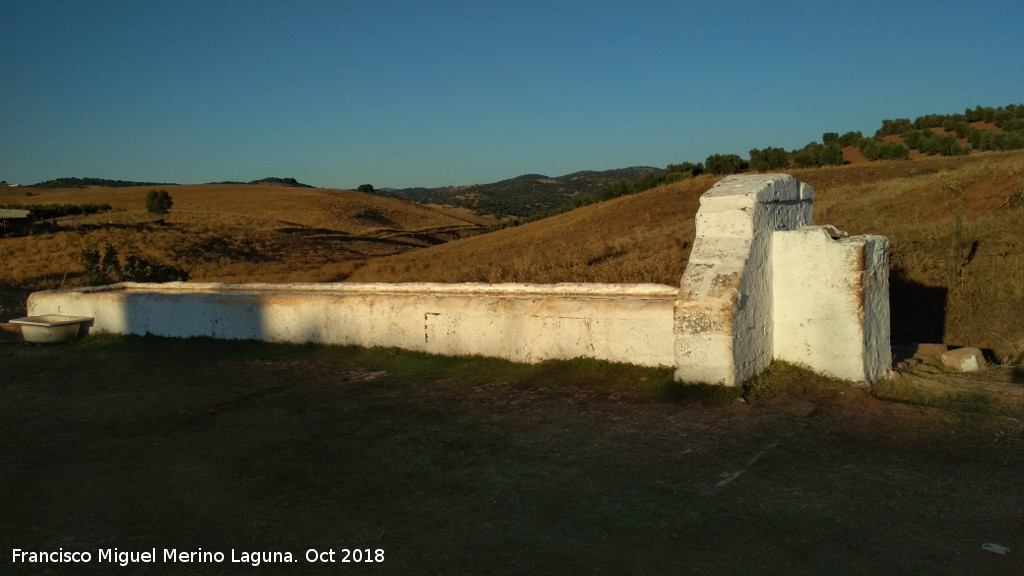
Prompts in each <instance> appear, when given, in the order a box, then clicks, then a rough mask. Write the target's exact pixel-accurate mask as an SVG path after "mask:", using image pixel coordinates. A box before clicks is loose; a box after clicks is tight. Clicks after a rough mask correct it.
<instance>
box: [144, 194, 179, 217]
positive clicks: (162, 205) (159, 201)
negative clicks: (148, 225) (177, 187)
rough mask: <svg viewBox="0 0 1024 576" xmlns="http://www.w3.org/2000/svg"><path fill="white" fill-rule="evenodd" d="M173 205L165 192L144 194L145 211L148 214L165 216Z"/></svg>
mask: <svg viewBox="0 0 1024 576" xmlns="http://www.w3.org/2000/svg"><path fill="white" fill-rule="evenodd" d="M173 205H174V200H171V195H170V194H168V193H167V190H150V191H149V193H148V194H146V211H147V212H149V213H150V214H167V212H169V211H170V210H171V206H173Z"/></svg>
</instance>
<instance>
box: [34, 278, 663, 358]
mask: <svg viewBox="0 0 1024 576" xmlns="http://www.w3.org/2000/svg"><path fill="white" fill-rule="evenodd" d="M676 291H677V289H676V288H673V287H671V286H662V285H652V284H553V285H531V284H496V285H490V284H429V283H413V284H348V283H337V284H235V285H230V284H198V283H171V284H137V283H126V284H116V285H113V286H103V287H97V288H86V289H81V290H71V291H59V292H58V291H53V292H37V293H35V294H32V295H31V296H30V297H29V301H28V307H29V314H32V315H37V314H43V313H52V314H65V315H69V316H92V317H94V318H95V323H94V324H93V330H94V331H96V332H110V333H116V334H140V335H141V334H153V335H156V336H171V337H179V338H184V337H190V336H211V337H214V338H226V339H241V340H263V341H267V342H295V343H303V342H315V343H323V344H342V345H346V344H351V345H360V346H394V347H399V348H404V349H408V350H417V351H422V352H429V353H433V354H443V355H452V356H460V355H482V356H493V357H498V358H507V359H509V360H514V361H517V362H540V361H543V360H551V359H567V358H579V357H590V358H598V359H602V360H609V361H613V362H627V363H634V364H640V365H646V366H671V365H672V364H673V362H674V356H673V348H672V341H673V337H672V305H673V301H674V299H675V295H676Z"/></svg>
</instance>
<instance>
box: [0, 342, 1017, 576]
mask: <svg viewBox="0 0 1024 576" xmlns="http://www.w3.org/2000/svg"><path fill="white" fill-rule="evenodd" d="M0 366H2V374H0V422H3V425H2V429H3V434H2V436H0V494H2V495H3V497H2V499H0V518H2V521H0V527H2V529H0V547H2V549H3V551H4V554H3V561H2V562H3V567H2V568H0V572H3V573H5V574H40V573H54V574H58V573H59V574H108V573H117V574H134V573H140V574H142V573H146V574H152V573H161V574H221V573H231V574H234V573H240V574H243V573H244V574H253V573H274V574H279V573H287V574H292V573H295V574H319V573H324V574H327V573H338V572H342V573H365V574H524V573H527V574H567V573H580V574H667V573H673V574H679V573H683V574H685V573H695V574H825V573H831V574H883V573H887V574H969V573H970V574H1007V575H1009V574H1022V573H1024V491H1022V490H1021V489H1020V486H1021V478H1022V473H1024V450H1022V448H1024V425H1022V414H1024V412H1022V411H1021V406H1022V405H1021V404H1020V403H1018V400H1019V399H1020V396H1021V390H1022V389H1024V374H1022V373H1021V372H1020V371H1019V370H1013V369H1005V368H997V369H991V370H988V371H986V372H985V373H983V374H982V375H980V376H973V377H969V378H964V377H955V378H954V377H952V376H948V377H944V380H946V381H949V382H954V383H955V385H956V386H962V387H963V389H962V390H961V389H953V388H949V389H945V390H946V392H950V393H949V394H945V393H943V394H939V395H931V396H928V395H923V396H922V395H917V396H914V395H913V394H908V395H907V398H904V399H903V401H901V402H894V401H887V400H883V399H880V398H879V397H878V394H877V393H876V392H877V391H874V390H872V389H869V388H866V387H863V386H857V385H853V384H850V383H843V382H835V381H831V380H827V379H822V378H820V377H817V376H814V375H811V374H809V373H806V372H803V371H801V370H798V369H796V368H793V367H789V366H785V365H780V366H776V367H773V369H772V371H771V372H770V373H769V374H767V375H766V376H764V377H763V378H761V379H759V380H758V381H757V382H754V383H752V385H751V386H749V387H748V389H747V390H746V394H745V397H743V398H740V397H738V396H737V395H728V394H717V393H715V392H713V391H708V390H704V389H695V388H681V387H679V386H676V385H674V384H672V383H671V374H670V371H667V370H650V369H640V368H636V367H629V366H616V365H607V364H603V363H597V362H561V363H550V364H543V365H539V366H522V365H515V364H510V363H505V362H499V361H493V360H483V359H442V358H436V357H429V356H424V355H417V354H410V353H405V352H399V351H395V350H357V349H347V348H327V347H315V346H271V345H265V344H255V343H231V342H217V341H208V340H192V341H177V340H165V339H158V338H89V339H87V340H85V341H83V342H79V343H76V344H72V345H69V346H59V347H33V346H27V345H22V344H18V345H14V344H5V345H0ZM908 378H917V377H908ZM929 382H930V380H929V379H927V378H922V379H921V381H920V382H917V384H916V386H920V387H924V388H925V389H927V388H928V387H929V386H931V385H930V384H929ZM904 383H907V384H909V383H910V380H905V381H904ZM909 389H917V388H913V387H909V388H908V387H899V388H893V389H891V390H890V392H892V391H893V390H895V391H901V390H902V391H906V390H909ZM963 391H967V392H969V394H967V395H964V394H960V392H963ZM937 398H938V400H936V399H937ZM982 398H984V399H987V400H980V399H982ZM915 399H916V400H915ZM922 399H923V400H922ZM928 399H931V400H928ZM943 399H945V400H943ZM929 404H931V405H929ZM993 544H996V545H999V546H1003V547H1006V548H1008V549H1009V551H1008V553H1006V554H1000V553H996V552H992V551H989V550H986V549H985V548H984V547H985V546H988V547H990V548H991V547H992V546H991V545H993ZM16 548H17V549H21V550H29V551H33V550H34V551H49V550H53V551H56V550H59V549H63V550H64V551H90V552H91V553H92V557H93V560H92V562H90V563H78V564H62V565H59V566H54V565H48V566H44V565H40V564H27V563H13V562H12V556H11V554H12V550H13V549H16ZM110 548H118V549H119V550H121V551H143V550H151V549H156V551H157V556H158V558H157V561H156V562H153V563H137V564H129V566H127V567H125V568H122V567H120V566H118V565H116V563H110V562H106V563H102V562H99V561H97V556H98V553H99V550H101V549H110ZM199 548H202V550H204V551H207V552H210V551H220V552H223V553H224V554H225V558H224V560H223V561H222V562H207V563H181V562H169V561H165V560H163V558H162V557H160V556H161V555H162V554H163V550H164V549H175V550H177V551H179V552H181V551H184V550H188V551H196V550H198V549H199ZM311 549H313V550H317V551H319V552H324V551H329V550H334V551H335V552H337V554H338V555H339V556H338V558H340V554H341V553H342V552H343V551H344V550H345V549H349V550H351V549H359V550H364V551H365V550H370V551H372V554H371V555H375V554H376V551H377V550H382V551H383V552H382V555H383V559H384V561H383V562H373V563H366V562H363V563H349V564H345V565H343V566H339V565H337V564H333V565H332V564H329V563H320V562H317V563H309V562H307V560H306V556H305V555H306V553H307V551H308V550H311ZM252 551H288V552H290V553H291V554H292V559H293V560H294V562H292V563H273V564H271V563H261V564H260V565H259V566H253V565H252V563H251V562H249V563H247V562H232V561H231V557H232V554H234V555H235V556H236V557H240V555H241V554H242V553H246V552H252Z"/></svg>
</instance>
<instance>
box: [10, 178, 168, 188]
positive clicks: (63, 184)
mask: <svg viewBox="0 0 1024 576" xmlns="http://www.w3.org/2000/svg"><path fill="white" fill-rule="evenodd" d="M30 186H31V187H33V188H86V187H88V186H103V187H104V188H128V187H130V186H177V184H174V183H172V182H131V181H128V180H110V179H107V178H57V179H55V180H47V181H46V182H40V183H38V184H31V185H30Z"/></svg>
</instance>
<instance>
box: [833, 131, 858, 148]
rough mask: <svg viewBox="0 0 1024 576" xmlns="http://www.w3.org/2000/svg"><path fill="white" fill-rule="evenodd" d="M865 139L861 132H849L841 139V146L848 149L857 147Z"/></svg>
mask: <svg viewBox="0 0 1024 576" xmlns="http://www.w3.org/2000/svg"><path fill="white" fill-rule="evenodd" d="M863 139H864V135H863V134H861V132H860V130H857V131H856V132H847V133H846V134H843V135H842V136H840V137H839V146H840V147H842V148H846V147H847V146H856V145H857V143H858V142H860V141H861V140H863Z"/></svg>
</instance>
